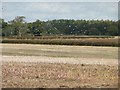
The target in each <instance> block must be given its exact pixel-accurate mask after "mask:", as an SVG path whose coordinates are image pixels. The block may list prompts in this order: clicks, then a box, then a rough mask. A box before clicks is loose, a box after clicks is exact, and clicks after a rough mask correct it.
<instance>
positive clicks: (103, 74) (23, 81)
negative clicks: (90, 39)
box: [1, 44, 118, 88]
mask: <svg viewBox="0 0 120 90" xmlns="http://www.w3.org/2000/svg"><path fill="white" fill-rule="evenodd" d="M1 46H2V47H1V48H2V87H3V88H9V87H10V88H13V87H16V88H21V87H22V88H42V87H45V88H98V87H102V88H115V87H116V88H117V87H118V48H117V47H97V46H65V45H40V44H1Z"/></svg>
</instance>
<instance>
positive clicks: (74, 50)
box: [1, 44, 118, 59]
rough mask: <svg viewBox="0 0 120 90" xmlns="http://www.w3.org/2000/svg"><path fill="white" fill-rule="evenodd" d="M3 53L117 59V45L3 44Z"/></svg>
mask: <svg viewBox="0 0 120 90" xmlns="http://www.w3.org/2000/svg"><path fill="white" fill-rule="evenodd" d="M1 45H2V49H1V50H2V55H10V56H16V55H17V56H48V57H75V58H103V59H104V58H106V59H117V58H118V48H117V47H97V46H66V45H39V44H1Z"/></svg>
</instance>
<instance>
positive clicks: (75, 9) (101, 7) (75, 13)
mask: <svg viewBox="0 0 120 90" xmlns="http://www.w3.org/2000/svg"><path fill="white" fill-rule="evenodd" d="M48 1H49V2H48ZM83 1H84V2H83ZM88 1H89V2H88ZM0 6H1V5H0ZM2 8H3V11H2V18H3V19H5V20H6V21H10V20H12V19H14V18H15V17H16V16H25V17H26V20H27V21H35V20H36V19H40V20H52V19H87V20H88V19H90V20H91V19H104V20H107V19H109V20H118V0H21V1H19V2H18V0H2Z"/></svg>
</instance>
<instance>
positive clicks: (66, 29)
mask: <svg viewBox="0 0 120 90" xmlns="http://www.w3.org/2000/svg"><path fill="white" fill-rule="evenodd" d="M0 23H1V24H0V25H1V26H0V27H1V29H0V36H19V37H22V36H49V35H110V36H118V35H119V27H120V25H119V24H120V20H118V21H111V20H73V19H71V20H70V19H69V20H68V19H59V20H48V21H41V20H36V21H34V22H26V21H25V17H24V16H17V17H15V19H13V20H11V21H8V22H5V20H4V19H0Z"/></svg>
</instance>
